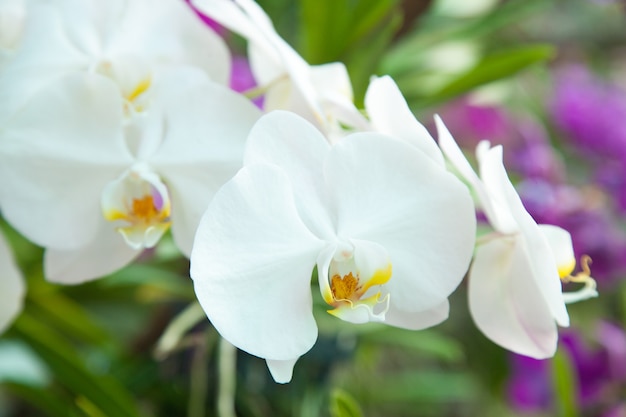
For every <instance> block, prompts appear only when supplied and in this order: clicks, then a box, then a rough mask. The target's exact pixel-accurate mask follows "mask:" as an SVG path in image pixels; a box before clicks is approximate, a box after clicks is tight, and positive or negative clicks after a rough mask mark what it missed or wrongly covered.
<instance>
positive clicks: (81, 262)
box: [0, 69, 260, 283]
mask: <svg viewBox="0 0 626 417" xmlns="http://www.w3.org/2000/svg"><path fill="white" fill-rule="evenodd" d="M181 80H185V84H182V83H181ZM192 80H195V81H194V82H192ZM87 81H91V84H90V83H89V82H87ZM108 82H109V83H111V84H112V83H113V82H112V81H108ZM106 84H107V82H106V80H105V81H104V82H103V80H102V79H100V78H99V77H98V76H96V75H91V78H89V76H87V77H86V76H84V75H74V76H65V77H62V78H60V79H59V80H57V82H56V83H55V84H54V85H50V86H48V87H46V88H45V89H44V90H43V92H42V94H41V97H39V98H38V100H33V101H31V102H30V103H29V104H28V105H26V106H24V107H23V108H22V110H21V111H20V112H19V113H18V114H16V115H15V116H14V117H13V118H12V119H11V120H10V123H7V124H6V125H5V126H0V176H2V178H3V181H2V183H1V184H0V201H1V202H2V208H3V214H4V215H5V217H6V219H7V220H8V221H9V222H10V223H11V224H12V225H13V226H14V227H15V228H16V229H18V230H19V231H20V232H21V233H22V234H23V235H24V236H26V237H28V238H29V239H30V240H32V241H33V242H35V243H37V244H39V245H41V246H44V247H45V248H47V249H48V250H47V251H46V255H45V272H46V276H47V278H48V279H50V280H52V281H58V282H64V283H78V282H82V281H85V280H87V279H92V278H96V277H99V276H102V275H105V274H108V273H110V272H112V271H114V270H116V269H118V268H121V267H122V266H124V265H126V264H127V263H128V262H130V261H131V260H132V259H133V258H134V257H135V256H137V255H138V254H139V253H140V251H141V250H142V249H143V248H149V247H152V246H154V245H155V244H156V243H157V242H158V240H159V239H160V237H161V236H162V235H163V233H164V232H165V231H166V230H167V229H168V228H169V226H170V223H171V225H172V232H173V237H174V240H175V242H176V244H177V245H178V247H179V248H180V249H181V251H182V252H183V253H185V254H186V255H189V253H190V252H191V246H192V242H193V236H194V233H195V229H196V227H197V224H198V222H199V220H200V217H201V215H202V213H203V212H204V210H205V209H206V206H207V205H208V203H209V201H210V200H211V198H212V195H213V194H214V193H215V191H217V189H218V188H219V187H220V186H221V185H222V184H223V183H225V182H226V181H227V180H229V179H230V178H231V177H232V176H233V175H234V174H235V173H236V172H237V170H238V169H239V168H240V167H241V160H242V157H243V145H244V142H245V138H246V136H247V134H248V131H249V130H250V128H251V126H252V125H253V123H254V122H255V121H256V119H257V118H258V117H259V115H260V112H259V110H258V109H257V108H256V107H255V106H254V105H252V103H250V102H249V101H248V100H247V99H246V98H244V97H243V96H241V95H239V94H237V93H234V92H232V91H231V90H229V89H227V88H226V87H223V86H221V85H219V84H215V83H211V82H210V81H208V80H207V79H206V76H205V75H204V74H203V73H202V72H200V71H192V70H188V69H184V70H183V69H179V70H173V71H172V72H171V73H169V74H168V75H167V76H163V77H162V78H161V79H159V82H158V83H157V84H156V85H158V86H159V88H158V89H156V90H155V91H153V92H152V94H153V95H154V103H160V104H159V106H158V107H155V105H153V107H152V109H151V111H150V112H149V113H147V114H145V115H144V116H143V117H141V118H135V119H134V122H133V123H130V124H125V123H122V122H121V120H122V113H123V105H122V102H123V100H124V99H123V98H122V97H121V96H120V95H119V94H118V92H117V91H116V90H115V89H114V88H110V86H108V85H106ZM184 86H186V88H182V89H180V90H179V88H181V87H184ZM152 88H156V87H152ZM70 120H71V121H73V123H69V122H68V121H70Z"/></svg>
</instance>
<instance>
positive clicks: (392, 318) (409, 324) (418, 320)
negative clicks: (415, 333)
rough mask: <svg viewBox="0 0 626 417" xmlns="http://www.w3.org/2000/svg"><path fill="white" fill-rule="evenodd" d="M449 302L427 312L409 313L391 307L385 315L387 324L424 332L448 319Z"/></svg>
mask: <svg viewBox="0 0 626 417" xmlns="http://www.w3.org/2000/svg"><path fill="white" fill-rule="evenodd" d="M449 312H450V303H449V302H448V300H446V301H444V302H443V303H441V304H439V305H438V306H435V307H433V308H431V309H429V310H426V311H418V312H417V313H416V312H407V311H403V310H399V309H398V308H396V307H395V306H394V305H393V304H392V305H390V307H389V310H388V311H387V314H386V315H385V323H386V324H389V325H391V326H396V327H401V328H403V329H408V330H422V329H426V328H428V327H432V326H435V325H437V324H439V323H441V322H442V321H444V320H445V319H447V318H448V313H449Z"/></svg>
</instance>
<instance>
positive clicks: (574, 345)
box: [507, 321, 626, 417]
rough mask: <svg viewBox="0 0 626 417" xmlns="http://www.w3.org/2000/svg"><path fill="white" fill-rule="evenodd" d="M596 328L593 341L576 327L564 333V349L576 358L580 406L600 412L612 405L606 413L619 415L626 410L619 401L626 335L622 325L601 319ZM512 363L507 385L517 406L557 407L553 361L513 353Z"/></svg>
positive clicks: (624, 377) (625, 364)
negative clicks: (552, 382) (588, 339)
mask: <svg viewBox="0 0 626 417" xmlns="http://www.w3.org/2000/svg"><path fill="white" fill-rule="evenodd" d="M596 329H597V330H596V331H595V333H594V334H593V335H591V339H592V340H591V342H593V343H590V342H588V341H586V340H585V339H584V338H583V337H582V336H581V334H580V333H578V332H576V331H575V330H567V331H565V332H563V334H562V335H561V346H560V348H561V349H564V350H565V351H566V352H567V353H568V354H569V357H570V358H571V360H572V366H573V370H574V372H575V375H576V377H577V384H576V386H577V387H578V393H577V397H576V398H577V400H578V403H579V405H580V407H581V408H582V409H583V410H585V409H586V410H598V411H599V410H601V409H603V408H607V407H608V409H607V410H605V412H606V414H605V416H606V417H609V416H611V417H617V416H620V415H621V414H619V413H620V412H623V411H624V409H623V404H621V405H620V404H619V401H620V400H621V398H620V395H619V393H620V391H621V390H622V389H623V384H624V382H626V334H625V333H624V331H623V330H622V329H621V328H619V327H618V326H616V325H613V324H611V323H608V322H604V321H601V322H599V323H598V326H597V328H596ZM510 366H511V378H510V380H509V384H508V387H507V388H508V398H509V402H510V404H511V405H512V406H513V407H514V408H516V409H517V410H519V411H523V412H528V411H550V410H552V409H554V407H555V404H554V402H553V389H552V386H551V380H552V376H551V369H550V367H551V364H550V361H549V360H545V361H539V360H535V359H531V358H527V357H524V356H520V355H515V354H512V355H511V362H510ZM616 406H618V407H616ZM611 413H613V414H611ZM594 415H598V414H594Z"/></svg>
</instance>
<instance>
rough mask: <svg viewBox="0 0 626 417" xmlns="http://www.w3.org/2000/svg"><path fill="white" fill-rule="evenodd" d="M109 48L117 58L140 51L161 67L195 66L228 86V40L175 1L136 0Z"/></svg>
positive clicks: (186, 6)
mask: <svg viewBox="0 0 626 417" xmlns="http://www.w3.org/2000/svg"><path fill="white" fill-rule="evenodd" d="M112 35H114V36H112V37H113V40H112V42H111V44H110V45H108V48H109V50H110V51H111V52H112V53H114V54H115V55H124V54H128V55H136V54H137V53H138V52H140V53H141V55H142V56H144V57H146V58H148V59H150V60H151V62H153V63H154V64H158V65H192V66H195V67H199V68H202V69H203V70H204V71H206V73H207V74H209V76H210V77H211V79H212V80H214V81H216V82H218V83H220V84H222V85H227V84H228V80H229V77H230V53H229V51H228V48H227V46H226V44H225V42H224V40H223V39H222V38H221V37H220V36H219V35H217V34H216V33H215V32H214V31H213V30H212V29H211V28H209V27H208V26H207V25H205V24H204V23H202V22H201V21H200V19H198V17H197V16H195V14H194V12H193V11H192V10H191V8H190V7H189V6H188V5H187V4H185V3H184V2H181V1H174V0H156V1H155V0H133V1H130V2H128V8H127V10H126V12H125V15H124V17H123V19H122V20H121V22H119V24H118V27H117V28H116V31H115V32H113V33H112Z"/></svg>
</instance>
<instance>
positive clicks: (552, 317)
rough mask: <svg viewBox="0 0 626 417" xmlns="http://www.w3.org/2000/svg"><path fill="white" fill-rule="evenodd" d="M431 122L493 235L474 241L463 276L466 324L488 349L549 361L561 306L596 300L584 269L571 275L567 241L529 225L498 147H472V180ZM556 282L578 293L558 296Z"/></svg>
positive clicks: (561, 320)
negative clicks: (490, 344) (469, 320)
mask: <svg viewBox="0 0 626 417" xmlns="http://www.w3.org/2000/svg"><path fill="white" fill-rule="evenodd" d="M436 122H437V128H438V131H439V145H440V147H441V149H442V150H443V152H444V153H445V155H446V156H447V158H448V160H449V161H450V163H451V164H452V165H453V166H454V168H455V169H456V170H457V171H458V173H459V174H460V175H461V177H462V178H463V179H464V180H465V181H466V182H467V183H468V184H469V186H470V187H471V188H472V189H473V191H474V193H475V194H476V196H477V198H478V200H479V202H480V204H481V206H482V209H483V210H484V213H485V215H486V217H487V219H488V221H489V223H490V224H491V226H492V227H493V228H494V229H495V233H494V234H492V235H489V236H487V237H484V238H482V239H479V244H478V247H477V249H476V254H475V257H474V262H473V264H472V266H471V268H470V272H469V289H468V291H469V308H470V312H471V314H472V317H473V319H474V321H475V323H476V325H477V326H478V328H479V329H480V330H481V331H482V332H483V333H484V334H485V335H486V336H487V337H489V338H490V339H491V340H493V341H494V342H495V343H498V344H499V345H501V346H503V347H505V348H507V349H509V350H511V351H513V352H516V353H519V354H523V355H526V356H531V357H534V358H538V359H542V358H546V357H550V356H552V355H554V352H555V351H556V347H557V341H558V331H557V324H558V325H560V326H568V325H569V316H568V314H567V309H566V307H565V303H566V302H571V301H578V300H580V299H584V298H589V297H594V296H597V292H596V291H595V281H594V280H593V279H592V278H591V277H590V276H589V269H588V266H587V261H586V260H584V261H583V272H581V273H579V274H577V275H576V276H572V275H571V273H572V271H573V270H574V268H575V266H576V260H575V258H574V251H573V249H572V240H571V236H570V234H569V233H568V232H567V231H566V230H563V229H561V228H560V227H556V226H550V225H538V224H537V223H536V222H535V221H534V220H533V218H532V217H531V215H530V214H529V213H528V212H527V211H526V209H525V208H524V206H523V204H522V201H521V199H520V197H519V195H518V194H517V192H516V191H515V188H514V187H513V184H512V183H511V181H510V180H509V178H508V175H507V173H506V170H505V168H504V165H503V162H502V147H501V146H496V147H493V148H491V147H490V145H489V143H488V142H486V141H483V142H481V143H479V145H478V147H477V151H476V156H477V159H478V163H479V169H480V177H479V176H478V175H477V174H476V173H475V172H474V170H473V169H472V167H471V166H470V164H469V162H468V161H467V160H466V159H465V157H464V156H463V153H462V152H461V150H460V148H459V147H458V145H457V144H456V143H455V141H454V139H453V138H452V135H451V134H450V132H449V131H448V129H447V128H446V127H445V125H444V124H443V122H442V121H441V119H439V118H438V117H437V118H436ZM561 281H564V282H569V281H573V282H581V283H584V284H585V286H584V288H582V289H581V290H580V291H579V292H577V293H571V294H563V293H562V289H561Z"/></svg>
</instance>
